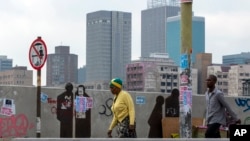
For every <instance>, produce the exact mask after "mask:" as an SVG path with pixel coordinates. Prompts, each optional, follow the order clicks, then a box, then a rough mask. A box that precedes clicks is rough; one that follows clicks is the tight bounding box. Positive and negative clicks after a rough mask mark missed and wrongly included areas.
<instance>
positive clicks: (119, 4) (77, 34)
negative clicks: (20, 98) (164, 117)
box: [0, 0, 250, 83]
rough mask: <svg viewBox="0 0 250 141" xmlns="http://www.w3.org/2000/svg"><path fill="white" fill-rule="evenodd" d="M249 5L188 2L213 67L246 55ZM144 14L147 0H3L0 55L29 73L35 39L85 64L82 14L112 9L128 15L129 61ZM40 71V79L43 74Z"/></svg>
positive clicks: (201, 0)
mask: <svg viewBox="0 0 250 141" xmlns="http://www.w3.org/2000/svg"><path fill="white" fill-rule="evenodd" d="M249 6H250V1H245V0H238V1H237V2H234V1H226V0H221V1H215V0H214V1H207V0H197V1H196V0H194V1H193V12H194V15H195V16H202V17H205V32H206V33H205V52H206V53H212V54H213V57H212V58H213V59H212V60H213V61H212V62H213V63H222V56H223V55H229V54H239V53H241V52H249V49H247V46H248V44H249V43H250V40H247V39H248V37H249V34H250V32H249V30H250V29H249V28H248V24H249V23H250V18H248V15H249V14H250V10H249V8H248V7H249ZM145 9H147V0H136V1H134V0H128V1H124V0H109V1H97V0H92V1H88V2H86V1H82V0H75V1H73V2H72V1H67V0H52V1H51V0H43V1H29V0H19V1H3V2H2V4H1V5H0V18H1V23H0V30H1V32H0V55H6V56H8V58H10V59H13V66H16V65H18V66H27V67H28V69H32V67H31V65H30V64H29V59H28V51H29V47H30V45H31V43H32V42H33V41H34V40H35V39H36V38H37V36H41V37H42V39H43V40H44V41H45V42H46V45H47V48H48V53H49V54H50V53H53V51H54V47H55V46H58V45H67V46H70V50H71V52H70V53H73V54H77V55H78V68H80V67H82V66H83V65H85V64H86V14H87V13H89V12H94V11H98V10H113V11H122V12H131V13H132V60H135V59H137V58H139V57H140V55H141V54H140V48H141V43H140V42H141V35H140V33H141V31H140V29H141V28H140V27H141V11H142V10H145ZM2 21H3V22H2ZM44 69H46V68H45V67H44V68H43V70H42V76H44V75H46V74H45V72H46V71H45V70H44ZM34 75H36V73H35V72H34ZM44 77H45V76H44ZM34 78H36V77H34ZM35 82H36V81H34V82H33V83H35ZM44 82H46V81H45V80H42V83H44Z"/></svg>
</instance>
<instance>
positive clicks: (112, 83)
mask: <svg viewBox="0 0 250 141" xmlns="http://www.w3.org/2000/svg"><path fill="white" fill-rule="evenodd" d="M109 86H115V87H118V88H122V80H121V79H120V78H113V79H112V80H111V81H110V84H109Z"/></svg>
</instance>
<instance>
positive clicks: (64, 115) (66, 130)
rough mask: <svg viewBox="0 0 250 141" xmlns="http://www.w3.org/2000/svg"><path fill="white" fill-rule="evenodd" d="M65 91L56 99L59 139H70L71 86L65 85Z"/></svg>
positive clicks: (71, 114)
mask: <svg viewBox="0 0 250 141" xmlns="http://www.w3.org/2000/svg"><path fill="white" fill-rule="evenodd" d="M65 89H66V91H65V92H63V93H62V94H60V95H59V96H58V97H57V119H58V120H59V121H60V137H61V138H72V129H73V125H72V123H73V92H72V90H73V85H72V84H71V83H67V84H66V85H65Z"/></svg>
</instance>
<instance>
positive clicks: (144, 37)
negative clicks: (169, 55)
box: [141, 0, 180, 57]
mask: <svg viewBox="0 0 250 141" xmlns="http://www.w3.org/2000/svg"><path fill="white" fill-rule="evenodd" d="M179 11H180V6H179V5H178V4H177V3H175V2H173V0H172V1H171V2H169V1H168V0H148V7H147V9H146V10H142V11H141V57H149V56H150V54H151V53H166V20H167V18H168V17H171V16H177V15H178V12H179Z"/></svg>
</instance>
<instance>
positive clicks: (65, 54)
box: [46, 46, 78, 86]
mask: <svg viewBox="0 0 250 141" xmlns="http://www.w3.org/2000/svg"><path fill="white" fill-rule="evenodd" d="M77 68H78V56H77V55H75V54H70V47H69V46H56V47H55V53H54V54H48V58H47V73H46V74H47V76H46V78H47V79H46V85H47V86H64V84H65V83H67V82H71V83H77V81H78V72H77V71H78V69H77Z"/></svg>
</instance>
